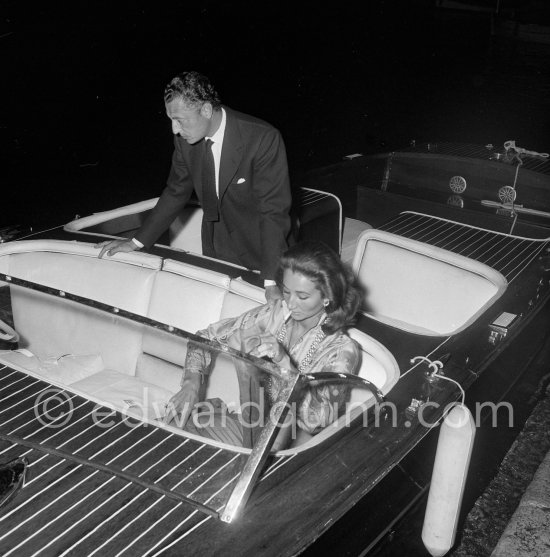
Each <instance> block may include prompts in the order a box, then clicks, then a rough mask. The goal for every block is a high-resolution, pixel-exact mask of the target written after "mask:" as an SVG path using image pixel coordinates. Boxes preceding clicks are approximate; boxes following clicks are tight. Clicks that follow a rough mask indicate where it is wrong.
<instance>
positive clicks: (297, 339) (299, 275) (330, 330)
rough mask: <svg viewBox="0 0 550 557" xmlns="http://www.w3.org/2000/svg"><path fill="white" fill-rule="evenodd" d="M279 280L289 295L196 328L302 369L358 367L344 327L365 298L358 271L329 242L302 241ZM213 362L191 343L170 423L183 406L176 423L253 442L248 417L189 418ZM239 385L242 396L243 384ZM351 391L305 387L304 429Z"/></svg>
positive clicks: (324, 419) (330, 415)
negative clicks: (206, 422)
mask: <svg viewBox="0 0 550 557" xmlns="http://www.w3.org/2000/svg"><path fill="white" fill-rule="evenodd" d="M277 282H278V284H279V286H280V288H281V290H282V294H283V300H275V301H271V302H268V303H267V304H265V305H262V306H259V307H257V308H254V309H252V310H249V311H247V312H246V313H244V314H242V315H241V316H239V317H237V318H230V319H224V320H222V321H219V322H217V323H213V324H211V325H210V326H209V327H208V328H207V329H204V330H201V331H198V333H197V334H198V335H200V336H202V337H204V338H207V339H209V340H215V341H217V342H219V343H220V344H223V345H226V346H230V347H231V348H235V349H237V350H240V351H242V352H246V353H249V354H251V355H253V356H257V357H268V358H270V359H271V360H273V361H274V362H275V363H277V364H278V365H279V366H281V367H283V368H287V369H297V370H298V371H299V372H301V373H305V372H318V371H333V372H343V373H352V374H353V373H357V371H358V369H359V364H360V351H359V347H358V346H357V344H356V342H355V341H354V340H352V339H351V338H350V337H349V336H348V335H347V334H346V333H345V329H346V327H348V326H349V325H350V324H351V323H352V322H353V319H354V317H355V314H356V312H357V309H358V306H359V303H360V300H361V293H360V290H359V288H358V286H357V282H356V279H355V277H354V275H353V273H352V271H351V270H350V269H348V268H347V267H346V266H345V265H344V264H343V263H342V261H341V260H340V258H339V257H338V256H337V255H336V253H334V252H333V251H332V250H331V249H330V248H328V247H327V246H326V245H324V244H322V243H318V242H302V243H299V244H297V245H295V246H293V247H291V248H290V249H289V250H288V251H287V252H286V253H285V254H284V255H283V256H282V257H281V259H280V262H279V268H278V271H277ZM211 364H212V359H211V355H210V353H209V352H208V351H207V350H202V349H200V348H198V347H195V348H193V347H192V345H191V344H190V345H189V347H188V352H187V357H186V362H185V368H184V374H183V379H182V383H181V390H180V391H179V392H178V393H176V394H175V395H174V396H173V397H172V399H171V400H170V403H169V407H170V411H169V413H168V414H167V416H166V418H165V421H166V422H167V423H169V422H170V421H171V420H172V419H173V418H174V416H175V415H177V414H179V413H181V414H182V416H181V419H179V420H178V423H179V424H180V425H181V424H186V425H185V429H186V430H188V431H192V432H193V433H198V434H200V435H203V436H207V437H211V438H213V439H217V440H219V441H223V442H227V443H232V444H237V445H241V446H242V445H244V446H249V443H247V442H245V440H244V437H243V435H244V434H245V433H246V432H243V423H242V420H236V419H235V420H231V419H227V420H225V421H224V426H223V427H217V426H211V425H210V426H208V427H203V426H201V425H200V423H199V424H197V423H196V420H188V418H189V416H190V415H191V411H192V409H193V408H194V407H195V404H196V403H197V402H198V400H199V391H200V389H201V383H202V379H203V377H206V376H207V375H208V372H209V369H210V368H211ZM240 388H241V402H243V401H242V399H243V386H242V384H241V385H240ZM279 388H280V386H279V384H278V382H277V381H276V380H274V381H271V382H270V384H269V386H268V388H267V391H268V397H269V399H270V401H271V402H274V400H276V398H277V395H278V391H279ZM346 396H347V391H346V389H345V388H343V386H342V385H341V384H335V383H333V384H324V385H320V386H310V387H307V388H306V389H305V390H304V392H303V393H302V396H301V399H300V400H299V401H298V402H297V407H296V416H295V418H296V422H297V425H298V428H299V430H302V431H304V432H307V433H308V434H315V433H318V432H319V431H320V430H321V429H323V428H324V427H326V426H328V425H329V424H330V423H332V422H334V421H335V420H336V419H337V418H338V413H339V412H338V409H339V408H343V406H344V403H345V399H346ZM248 398H249V397H248ZM230 416H231V415H230ZM192 422H195V423H194V424H193V423H192ZM287 430H288V431H290V429H288V428H287ZM279 437H280V439H278V443H277V445H276V448H282V447H283V445H286V444H287V442H288V439H284V436H279Z"/></svg>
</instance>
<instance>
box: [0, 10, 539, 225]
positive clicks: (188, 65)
mask: <svg viewBox="0 0 550 557" xmlns="http://www.w3.org/2000/svg"><path fill="white" fill-rule="evenodd" d="M434 4H435V2H431V1H428V0H417V1H415V0H411V1H408V2H405V1H403V2H399V1H393V2H392V1H383V0H369V1H363V2H340V3H331V5H329V6H327V7H324V8H321V7H319V6H317V5H316V4H312V3H309V2H308V3H285V2H276V3H266V2H233V3H221V2H219V3H216V2H201V3H196V4H191V3H189V2H170V3H163V4H162V7H158V6H160V5H161V4H160V3H158V5H157V3H155V4H154V3H152V2H145V1H141V2H139V1H134V2H127V3H124V2H123V3H118V2H117V3H115V2H111V3H110V4H107V3H86V6H85V7H84V3H83V2H81V3H79V2H74V3H61V4H60V3H57V2H56V3H44V4H37V5H36V6H35V7H34V8H33V9H32V10H31V9H26V8H25V5H24V3H19V2H9V1H8V2H6V1H4V8H3V10H4V11H3V13H2V16H3V17H2V21H1V22H0V23H1V25H2V28H1V29H0V41H1V42H0V46H1V47H2V48H1V52H2V69H3V70H2V74H3V75H2V87H1V98H2V101H3V102H2V103H1V110H2V116H1V126H0V130H1V135H0V137H1V138H2V145H3V146H2V156H3V158H4V159H5V160H4V163H3V165H2V169H1V170H0V172H1V176H2V192H3V193H2V200H3V207H4V211H3V214H2V224H12V223H15V222H25V223H28V224H32V225H35V226H41V225H44V224H48V225H50V224H59V223H62V222H66V221H67V220H69V219H71V218H73V216H74V215H75V214H80V215H84V214H87V213H90V212H94V211H99V210H104V209H109V208H112V207H115V206H117V205H121V204H125V203H130V202H134V201H137V200H140V199H144V198H148V197H153V196H155V195H158V194H159V192H160V191H161V189H162V187H163V184H164V181H165V179H166V175H167V172H168V167H169V162H170V153H171V130H170V126H169V123H168V120H167V118H166V116H165V114H164V107H163V103H162V91H163V88H164V85H165V83H166V82H167V81H168V80H169V79H170V78H171V77H172V76H173V75H174V74H176V73H178V72H180V71H183V70H187V69H197V70H199V71H202V72H204V73H206V74H208V75H209V76H210V77H211V78H212V79H213V80H214V81H215V83H216V84H217V87H218V89H219V90H220V92H221V94H222V100H223V101H224V102H225V103H226V104H228V105H229V106H232V107H233V108H236V109H239V110H242V111H245V112H249V113H251V114H254V115H256V116H259V117H262V118H264V119H266V120H268V121H270V122H272V123H273V124H274V125H276V126H277V127H279V128H280V129H281V131H282V132H283V135H284V138H285V141H286V145H287V151H288V156H289V161H290V167H291V172H292V174H293V175H296V174H297V173H298V172H299V171H301V170H303V169H306V168H310V167H313V166H318V165H322V164H325V163H328V162H332V161H335V160H338V159H339V158H340V157H341V156H343V155H345V154H349V153H352V152H363V153H368V152H374V151H381V150H385V149H388V148H392V147H399V146H402V145H404V144H407V143H408V142H409V141H410V140H411V139H416V140H419V141H420V140H426V141H465V142H478V143H481V144H486V143H493V144H495V145H501V144H502V143H503V142H504V141H506V140H508V139H514V140H516V143H517V145H520V146H523V147H525V148H528V149H533V150H537V151H548V150H550V133H549V126H548V114H549V113H550V111H549V110H548V109H549V104H550V101H549V99H550V74H548V73H547V72H546V65H547V63H548V59H549V54H550V45H541V44H533V43H522V42H519V41H514V40H510V39H502V38H499V37H493V36H491V33H490V23H489V19H488V17H487V16H485V15H478V14H477V15H476V14H465V13H460V12H449V11H447V10H442V9H435V8H434V7H433V5H434ZM78 6H81V7H78Z"/></svg>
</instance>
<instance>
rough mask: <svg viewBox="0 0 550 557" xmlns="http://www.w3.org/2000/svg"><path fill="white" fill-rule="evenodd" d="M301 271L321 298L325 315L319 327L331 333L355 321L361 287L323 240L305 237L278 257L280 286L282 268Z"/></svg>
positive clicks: (360, 296) (278, 280) (277, 273)
mask: <svg viewBox="0 0 550 557" xmlns="http://www.w3.org/2000/svg"><path fill="white" fill-rule="evenodd" d="M287 269H290V270H291V271H292V272H294V273H301V274H302V275H304V276H306V277H307V278H309V279H310V280H311V281H312V282H314V283H315V284H316V286H317V288H318V289H319V291H320V292H321V295H322V296H323V298H327V299H328V300H329V304H328V306H327V307H326V308H325V311H326V313H327V319H326V320H325V322H324V324H323V326H322V328H323V331H324V332H325V333H326V334H331V333H334V332H336V331H338V330H339V329H342V328H344V327H349V326H350V325H352V324H353V323H354V321H355V315H356V313H357V310H358V308H359V305H360V304H361V300H362V297H363V296H362V290H361V288H360V286H359V283H358V281H357V278H356V276H355V274H354V273H353V271H352V270H351V269H350V268H349V267H348V266H347V265H346V264H345V263H343V262H342V260H341V259H340V258H339V257H338V255H337V254H336V253H335V252H334V251H333V250H332V249H331V248H329V247H328V246H327V245H326V244H324V243H322V242H310V241H304V242H300V243H298V244H295V245H294V246H292V247H291V248H289V249H288V250H287V251H286V252H285V253H284V254H283V256H282V257H281V259H280V260H279V267H278V269H277V272H276V277H275V278H276V280H277V283H278V284H279V285H280V286H281V287H282V283H283V275H284V272H285V270H287Z"/></svg>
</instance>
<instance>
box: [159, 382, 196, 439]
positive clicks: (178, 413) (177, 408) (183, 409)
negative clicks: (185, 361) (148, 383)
mask: <svg viewBox="0 0 550 557" xmlns="http://www.w3.org/2000/svg"><path fill="white" fill-rule="evenodd" d="M200 385H201V374H200V373H198V372H188V373H187V374H186V377H185V380H184V381H183V383H182V386H181V389H180V390H179V391H178V392H177V393H176V394H175V395H174V396H173V397H172V398H171V399H170V400H169V401H168V404H167V405H166V413H165V415H164V420H163V421H164V423H165V424H169V423H170V422H171V421H172V420H174V422H175V423H174V424H173V425H176V426H178V427H181V428H183V427H184V426H185V424H186V423H187V420H189V416H191V412H192V411H193V408H194V407H195V404H197V402H198V401H199V389H200Z"/></svg>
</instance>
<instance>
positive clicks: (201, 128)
mask: <svg viewBox="0 0 550 557" xmlns="http://www.w3.org/2000/svg"><path fill="white" fill-rule="evenodd" d="M166 114H167V115H168V118H170V120H171V122H172V132H173V133H174V134H175V135H178V134H179V135H181V137H183V139H185V141H187V143H191V144H193V143H197V142H199V141H200V140H201V139H203V138H204V137H205V136H207V135H209V130H210V125H211V123H212V105H211V104H210V103H204V104H203V105H202V106H201V107H200V108H196V107H195V108H190V107H189V106H188V105H186V104H185V103H184V102H183V101H182V100H181V99H174V100H173V101H170V102H169V103H166Z"/></svg>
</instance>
